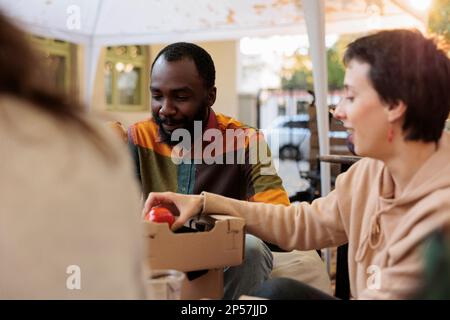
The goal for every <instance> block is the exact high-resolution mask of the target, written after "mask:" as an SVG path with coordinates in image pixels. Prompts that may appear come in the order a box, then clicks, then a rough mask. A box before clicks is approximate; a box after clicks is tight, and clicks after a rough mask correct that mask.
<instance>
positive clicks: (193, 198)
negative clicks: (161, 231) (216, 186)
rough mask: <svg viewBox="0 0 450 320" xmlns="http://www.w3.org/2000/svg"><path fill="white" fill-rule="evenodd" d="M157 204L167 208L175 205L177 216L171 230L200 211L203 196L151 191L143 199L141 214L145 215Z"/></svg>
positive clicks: (180, 225)
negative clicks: (144, 199) (145, 198)
mask: <svg viewBox="0 0 450 320" xmlns="http://www.w3.org/2000/svg"><path fill="white" fill-rule="evenodd" d="M159 205H161V206H164V207H167V208H171V207H172V208H173V207H174V206H175V207H176V209H177V211H178V213H179V216H178V217H177V219H176V220H175V222H174V223H173V225H172V230H176V229H178V228H180V227H182V226H183V225H184V224H185V223H186V221H188V220H189V219H190V218H192V217H195V216H196V215H198V214H199V213H201V210H202V207H203V196H201V195H185V194H179V193H173V192H151V193H150V194H149V195H148V198H147V200H146V201H145V205H144V209H143V211H142V215H143V216H144V217H145V215H146V214H147V213H148V212H149V211H150V210H151V208H153V207H155V206H159ZM172 211H173V210H172Z"/></svg>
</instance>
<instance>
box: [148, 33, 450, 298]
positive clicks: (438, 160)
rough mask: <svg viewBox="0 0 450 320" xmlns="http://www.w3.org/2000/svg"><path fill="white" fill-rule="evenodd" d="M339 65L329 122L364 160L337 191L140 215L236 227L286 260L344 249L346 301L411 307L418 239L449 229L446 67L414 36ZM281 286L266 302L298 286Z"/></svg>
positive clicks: (362, 42)
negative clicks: (285, 202)
mask: <svg viewBox="0 0 450 320" xmlns="http://www.w3.org/2000/svg"><path fill="white" fill-rule="evenodd" d="M344 62H345V65H346V75H345V83H344V84H345V99H344V101H342V103H340V104H339V106H338V108H337V109H336V113H335V116H336V117H337V118H338V119H340V120H342V121H343V123H344V125H345V126H346V127H347V128H348V129H349V130H350V131H351V132H352V135H351V137H352V140H353V143H354V146H355V149H356V153H357V154H358V155H360V156H363V157H365V158H364V159H362V160H360V161H359V162H357V163H356V164H355V165H353V166H352V167H351V168H350V170H348V171H347V172H346V173H343V174H341V175H340V176H339V177H338V178H337V181H336V187H335V190H334V191H332V192H331V193H329V194H328V195H327V196H325V197H322V198H320V199H317V200H315V201H314V202H312V204H309V203H306V202H302V203H300V204H298V205H292V206H290V207H283V206H276V205H270V204H261V203H249V202H242V201H236V200H231V199H227V198H223V197H220V196H218V195H214V194H210V193H203V194H202V195H198V196H185V195H176V194H172V193H162V194H150V196H149V198H148V199H147V202H146V206H145V208H144V211H147V210H148V209H149V208H150V207H151V206H153V205H156V204H161V203H162V204H167V205H171V204H175V205H176V206H177V207H178V209H179V211H180V217H179V218H178V220H177V221H176V223H175V224H174V226H173V227H174V228H177V227H179V226H180V225H182V224H183V223H185V222H186V221H187V219H189V218H191V217H193V216H195V215H197V214H198V213H199V212H201V213H202V214H210V213H216V214H217V213H221V214H228V215H233V216H239V217H243V218H244V219H245V220H246V224H247V230H248V231H249V232H250V233H253V234H254V235H256V236H257V237H259V238H261V239H264V240H266V241H268V242H271V243H275V244H277V245H279V246H280V247H281V248H283V249H286V250H291V249H294V248H296V249H300V250H309V249H317V248H326V247H332V246H339V245H342V244H344V243H347V242H348V244H349V249H348V265H349V275H350V284H351V293H352V297H353V298H355V299H401V298H407V297H410V296H411V295H412V294H413V293H414V292H416V291H417V290H418V288H419V286H420V284H421V281H420V280H421V278H422V273H423V265H422V261H423V259H422V257H423V255H422V243H423V241H424V239H425V238H426V237H427V236H428V235H429V234H430V233H431V232H432V231H433V230H435V229H437V228H439V227H440V226H442V225H443V224H445V223H448V222H449V221H450V137H449V134H448V133H445V134H443V133H442V132H443V128H444V123H445V120H446V118H447V116H448V114H449V111H450V61H449V58H448V57H447V55H446V54H445V53H444V52H443V51H441V50H438V49H437V47H436V45H435V43H434V42H433V41H432V40H430V39H426V38H424V37H423V36H422V35H421V34H420V33H419V32H415V31H408V30H393V31H381V32H378V33H376V34H373V35H369V36H366V37H363V38H360V39H358V40H356V41H354V42H353V43H351V44H350V45H349V46H348V49H347V51H346V54H345V57H344ZM286 283H287V285H284V284H283V280H281V282H280V280H276V279H274V280H272V282H271V283H269V284H268V285H266V289H267V287H268V288H269V289H276V290H274V294H273V295H268V297H271V298H277V297H288V296H290V297H292V295H293V294H294V295H295V291H296V284H293V282H290V281H286ZM300 289H301V290H304V289H305V288H303V287H301V286H300ZM283 290H285V291H289V292H288V294H286V293H283V292H282V291H283ZM301 290H300V291H301ZM269 291H270V290H269ZM265 292H267V290H266V291H265ZM305 296H311V295H309V294H305V293H302V295H301V296H298V297H305ZM312 296H314V297H319V296H318V295H312Z"/></svg>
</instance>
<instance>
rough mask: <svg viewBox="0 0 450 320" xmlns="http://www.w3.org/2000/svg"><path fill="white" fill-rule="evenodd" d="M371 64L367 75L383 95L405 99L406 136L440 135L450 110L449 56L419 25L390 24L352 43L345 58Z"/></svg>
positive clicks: (393, 99) (391, 100)
mask: <svg viewBox="0 0 450 320" xmlns="http://www.w3.org/2000/svg"><path fill="white" fill-rule="evenodd" d="M353 59H354V60H357V61H360V62H366V63H368V64H369V65H370V71H369V75H368V76H369V79H370V81H371V83H372V85H373V87H374V88H375V90H376V91H377V92H378V95H379V96H380V98H381V100H382V101H383V102H385V103H387V104H395V103H398V102H399V101H402V102H403V103H405V104H406V106H407V109H406V114H405V119H404V123H403V127H402V129H403V132H404V134H405V139H406V140H422V141H425V142H430V141H438V140H439V138H440V137H441V135H442V130H443V129H444V125H445V120H446V119H447V117H448V115H449V112H450V59H449V58H448V56H447V55H446V53H445V52H444V51H442V50H440V49H438V47H437V45H436V43H435V42H434V40H432V39H427V38H425V37H424V36H423V35H422V34H421V33H420V32H419V31H417V30H414V31H413V30H389V31H381V32H378V33H375V34H372V35H369V36H365V37H362V38H359V39H357V40H355V41H354V42H352V43H350V44H349V45H348V47H347V51H346V52H345V55H344V64H346V65H347V64H348V63H349V62H350V61H351V60H353Z"/></svg>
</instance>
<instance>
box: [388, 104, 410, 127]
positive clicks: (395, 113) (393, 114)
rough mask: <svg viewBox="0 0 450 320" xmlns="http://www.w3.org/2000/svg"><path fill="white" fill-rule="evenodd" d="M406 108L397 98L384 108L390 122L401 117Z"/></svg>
mask: <svg viewBox="0 0 450 320" xmlns="http://www.w3.org/2000/svg"><path fill="white" fill-rule="evenodd" d="M406 108H407V106H406V104H405V103H404V102H403V101H401V100H399V101H398V102H396V103H395V104H394V103H393V104H390V105H389V106H388V108H386V112H387V119H388V121H389V122H390V123H392V122H395V121H397V120H399V119H401V118H403V116H404V115H405V112H406Z"/></svg>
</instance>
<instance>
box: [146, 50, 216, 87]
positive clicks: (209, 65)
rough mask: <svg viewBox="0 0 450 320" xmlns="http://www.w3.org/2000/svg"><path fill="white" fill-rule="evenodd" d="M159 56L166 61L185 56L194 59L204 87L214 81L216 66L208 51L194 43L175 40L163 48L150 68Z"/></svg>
mask: <svg viewBox="0 0 450 320" xmlns="http://www.w3.org/2000/svg"><path fill="white" fill-rule="evenodd" d="M160 56H163V57H164V59H166V61H179V60H182V59H185V58H188V59H191V60H193V61H194V63H195V66H196V68H197V71H198V73H199V75H200V77H202V78H203V81H204V83H205V86H206V88H212V87H214V85H215V81H216V68H215V67H214V61H213V60H212V58H211V56H210V55H209V53H208V52H207V51H206V50H205V49H203V48H201V47H199V46H198V45H196V44H193V43H188V42H176V43H172V44H170V45H168V46H167V47H165V48H163V49H162V50H161V51H160V52H159V53H158V55H157V56H156V58H155V60H154V61H153V63H152V68H151V70H152V71H153V66H154V64H155V62H156V60H158V58H159V57H160Z"/></svg>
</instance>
